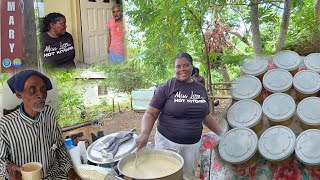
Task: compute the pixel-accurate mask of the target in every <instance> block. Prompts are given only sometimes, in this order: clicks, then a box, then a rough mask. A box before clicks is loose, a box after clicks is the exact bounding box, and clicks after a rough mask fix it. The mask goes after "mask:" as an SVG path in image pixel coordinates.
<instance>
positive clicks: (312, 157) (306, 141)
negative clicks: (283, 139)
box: [295, 129, 320, 168]
mask: <svg viewBox="0 0 320 180" xmlns="http://www.w3.org/2000/svg"><path fill="white" fill-rule="evenodd" d="M319 142H320V130H318V129H309V130H307V131H304V132H302V133H301V134H300V135H299V136H298V138H297V145H296V148H295V152H296V157H297V159H299V161H300V162H302V163H303V164H304V165H305V166H306V167H307V168H318V167H320V151H319V149H320V143H319Z"/></svg>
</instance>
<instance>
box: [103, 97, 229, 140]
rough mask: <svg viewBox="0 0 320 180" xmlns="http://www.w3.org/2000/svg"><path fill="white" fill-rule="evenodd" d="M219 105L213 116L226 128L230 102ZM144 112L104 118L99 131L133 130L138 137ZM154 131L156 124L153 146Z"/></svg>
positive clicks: (225, 101)
mask: <svg viewBox="0 0 320 180" xmlns="http://www.w3.org/2000/svg"><path fill="white" fill-rule="evenodd" d="M219 102H220V103H219V105H218V106H216V107H215V111H214V114H213V116H214V117H215V118H217V120H218V121H219V124H221V126H223V127H224V126H226V120H225V119H226V118H225V117H226V113H227V110H228V108H229V107H230V105H231V100H229V99H224V100H219ZM143 114H144V112H135V111H133V110H130V109H125V110H122V111H121V112H116V113H114V114H113V115H111V116H108V117H106V118H105V119H104V120H103V126H102V127H101V130H103V131H104V134H105V135H107V134H111V133H115V132H119V131H124V130H131V129H133V128H135V129H136V130H137V131H136V134H137V135H139V134H140V132H141V119H142V116H143ZM155 131H156V124H155V125H154V127H153V129H152V132H151V135H150V137H149V141H150V142H151V143H152V144H154V134H155ZM206 132H210V130H209V129H208V128H206V127H204V129H203V133H206Z"/></svg>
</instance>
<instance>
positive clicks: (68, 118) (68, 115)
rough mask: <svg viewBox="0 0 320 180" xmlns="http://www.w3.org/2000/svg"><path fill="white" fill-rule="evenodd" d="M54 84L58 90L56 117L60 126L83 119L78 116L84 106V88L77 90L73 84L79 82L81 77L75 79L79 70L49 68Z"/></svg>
mask: <svg viewBox="0 0 320 180" xmlns="http://www.w3.org/2000/svg"><path fill="white" fill-rule="evenodd" d="M48 73H49V75H50V76H51V77H52V79H53V82H54V85H55V86H56V88H57V90H58V98H59V101H58V105H57V109H56V112H57V118H58V119H59V123H60V125H61V126H66V125H70V124H75V123H78V122H82V121H84V119H82V118H81V117H80V113H81V110H82V109H83V107H84V103H83V98H82V96H83V93H84V90H82V91H78V90H77V89H76V88H75V86H76V85H77V84H80V83H81V81H82V80H81V79H76V77H77V76H79V73H80V72H76V71H74V70H59V69H55V70H50V71H49V72H48Z"/></svg>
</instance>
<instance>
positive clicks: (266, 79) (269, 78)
mask: <svg viewBox="0 0 320 180" xmlns="http://www.w3.org/2000/svg"><path fill="white" fill-rule="evenodd" d="M292 79H293V78H292V75H291V73H290V72H289V71H287V70H284V69H273V70H270V71H268V72H267V73H266V74H265V75H264V76H263V80H262V82H263V87H264V88H266V89H267V90H268V91H269V92H272V93H279V92H285V91H287V90H289V89H290V88H291V87H292Z"/></svg>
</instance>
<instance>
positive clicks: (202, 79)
mask: <svg viewBox="0 0 320 180" xmlns="http://www.w3.org/2000/svg"><path fill="white" fill-rule="evenodd" d="M193 79H194V80H196V81H198V82H199V83H201V84H203V85H204V86H205V85H206V83H205V80H204V77H202V76H200V75H199V69H198V68H196V67H195V68H194V75H193Z"/></svg>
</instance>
